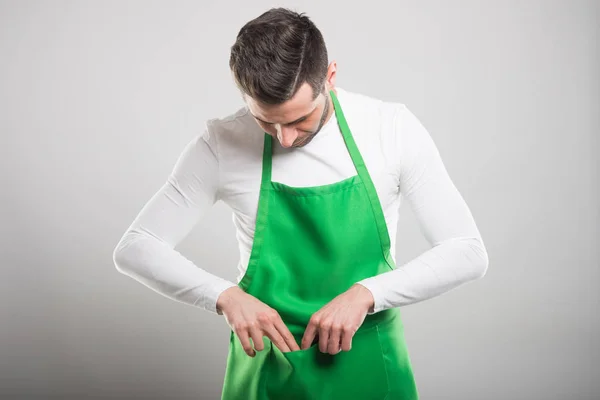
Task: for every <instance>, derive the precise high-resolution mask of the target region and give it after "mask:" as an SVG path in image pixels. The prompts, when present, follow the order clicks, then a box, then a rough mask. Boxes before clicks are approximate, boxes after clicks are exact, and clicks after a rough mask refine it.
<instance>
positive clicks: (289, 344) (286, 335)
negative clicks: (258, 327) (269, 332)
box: [273, 318, 300, 351]
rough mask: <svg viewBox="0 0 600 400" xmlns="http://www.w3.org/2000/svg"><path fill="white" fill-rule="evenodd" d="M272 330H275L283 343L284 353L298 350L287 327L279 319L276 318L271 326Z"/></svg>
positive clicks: (294, 339)
mask: <svg viewBox="0 0 600 400" xmlns="http://www.w3.org/2000/svg"><path fill="white" fill-rule="evenodd" d="M273 326H274V328H275V329H276V330H277V333H278V334H279V336H280V337H281V339H282V340H283V342H284V343H285V347H286V349H287V350H286V351H296V350H300V347H299V346H298V343H296V338H295V337H294V335H292V332H290V330H289V329H288V327H287V326H286V325H285V324H284V323H283V320H282V319H281V318H277V320H276V321H275V323H274V324H273Z"/></svg>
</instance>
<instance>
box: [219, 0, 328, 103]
mask: <svg viewBox="0 0 600 400" xmlns="http://www.w3.org/2000/svg"><path fill="white" fill-rule="evenodd" d="M327 65H328V58H327V48H326V47H325V41H324V40H323V35H321V32H320V31H319V29H317V27H316V26H315V24H314V23H313V22H312V21H311V20H310V19H309V18H308V17H307V16H305V15H304V13H300V14H299V13H297V12H294V11H291V10H289V9H286V8H272V9H270V10H269V11H267V12H265V13H263V14H261V15H260V16H259V17H257V18H255V19H253V20H251V21H249V22H247V23H246V24H245V25H244V26H243V27H242V29H240V31H239V33H238V35H237V39H236V41H235V43H234V44H233V46H231V56H230V58H229V67H230V68H231V71H232V72H233V76H234V79H235V83H236V85H237V87H238V88H239V89H240V90H241V91H242V93H245V94H247V95H249V96H250V97H252V98H253V99H256V100H258V101H261V102H263V103H266V104H281V103H283V102H285V101H286V100H289V99H290V98H292V97H293V96H294V95H295V94H296V92H297V91H298V89H299V88H300V86H302V84H304V82H308V84H309V85H310V86H311V87H312V89H313V100H314V99H315V98H317V96H318V95H319V93H321V91H322V90H323V85H324V83H325V78H326V75H327Z"/></svg>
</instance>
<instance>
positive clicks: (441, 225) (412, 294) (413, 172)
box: [358, 105, 488, 314]
mask: <svg viewBox="0 0 600 400" xmlns="http://www.w3.org/2000/svg"><path fill="white" fill-rule="evenodd" d="M394 137H395V140H394V142H395V143H394V144H395V146H396V150H397V151H396V153H397V154H398V155H399V159H398V160H397V161H398V167H399V177H400V182H399V183H400V191H401V195H402V196H403V197H404V198H405V200H406V201H407V202H408V204H409V205H410V208H411V210H412V212H413V213H414V215H415V216H416V218H417V221H418V223H419V228H420V230H421V232H422V233H423V235H424V237H425V238H426V239H427V241H428V242H429V244H430V246H431V247H430V248H429V249H428V250H427V251H425V252H423V253H422V254H420V255H419V256H418V257H416V258H414V259H412V260H410V261H409V262H407V263H406V264H404V265H401V266H398V267H397V268H396V269H394V270H392V271H388V272H385V273H383V274H379V275H376V276H373V277H370V278H367V279H364V280H362V281H359V282H358V283H359V284H362V285H363V286H365V287H366V288H367V289H369V290H370V291H371V293H372V295H373V298H374V300H375V302H374V307H373V308H372V309H371V310H369V314H373V313H376V312H378V311H382V310H385V309H388V308H393V307H399V306H406V305H409V304H414V303H417V302H420V301H423V300H427V299H430V298H433V297H435V296H439V295H441V294H443V293H445V292H448V291H449V290H451V289H454V288H456V287H458V286H460V285H462V284H464V283H466V282H469V281H472V280H475V279H478V278H481V277H483V276H484V275H485V273H486V271H487V267H488V255H487V251H486V248H485V245H484V243H483V240H482V238H481V235H480V233H479V230H478V228H477V226H476V224H475V221H474V219H473V216H472V214H471V212H470V210H469V207H468V206H467V204H466V203H465V200H464V199H463V197H462V196H461V194H460V193H459V191H458V190H457V188H456V187H455V185H454V183H453V182H452V180H451V178H450V176H449V175H448V172H447V170H446V168H445V166H444V164H443V162H442V159H441V156H440V153H439V151H438V149H437V147H436V145H435V143H434V142H433V139H432V138H431V136H430V135H429V133H428V131H427V130H426V129H425V128H424V127H423V125H422V124H421V123H420V121H419V120H418V119H417V117H416V116H415V115H414V114H413V113H412V112H411V111H410V110H408V108H407V107H406V106H404V105H399V106H398V109H397V112H396V116H395V121H394Z"/></svg>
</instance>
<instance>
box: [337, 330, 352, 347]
mask: <svg viewBox="0 0 600 400" xmlns="http://www.w3.org/2000/svg"><path fill="white" fill-rule="evenodd" d="M353 336H354V332H353V331H352V330H351V329H345V330H343V331H342V347H341V350H340V351H350V349H351V348H352V337H353Z"/></svg>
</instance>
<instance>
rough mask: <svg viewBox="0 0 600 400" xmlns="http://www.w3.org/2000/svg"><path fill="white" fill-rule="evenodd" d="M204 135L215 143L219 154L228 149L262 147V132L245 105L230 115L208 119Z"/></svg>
mask: <svg viewBox="0 0 600 400" xmlns="http://www.w3.org/2000/svg"><path fill="white" fill-rule="evenodd" d="M204 134H205V135H207V137H210V140H211V141H213V142H215V143H216V145H217V146H218V148H219V153H223V152H226V150H227V149H229V148H247V147H248V146H249V145H252V144H255V143H256V144H261V145H262V143H263V142H262V140H263V138H264V136H263V132H262V130H261V129H260V127H259V125H258V124H257V123H256V121H255V120H254V118H253V117H252V115H251V114H250V112H249V110H248V107H247V106H245V105H244V106H243V107H240V108H238V109H237V110H235V111H233V112H231V113H230V114H227V115H224V116H217V117H213V118H210V119H208V120H207V121H206V129H205V132H204Z"/></svg>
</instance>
